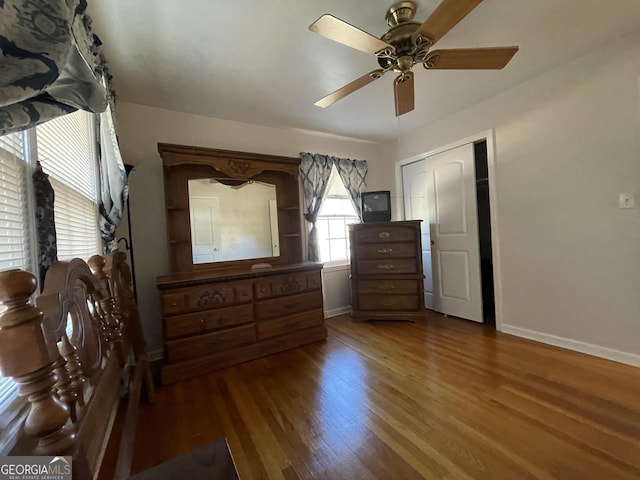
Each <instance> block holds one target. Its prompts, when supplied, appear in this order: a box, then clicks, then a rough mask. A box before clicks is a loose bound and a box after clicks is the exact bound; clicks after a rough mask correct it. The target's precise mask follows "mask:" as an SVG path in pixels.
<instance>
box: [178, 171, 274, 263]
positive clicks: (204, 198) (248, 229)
mask: <svg viewBox="0 0 640 480" xmlns="http://www.w3.org/2000/svg"><path fill="white" fill-rule="evenodd" d="M219 180H220V181H219ZM222 182H224V183H222ZM277 211H278V207H277V202H276V187H275V186H274V185H271V184H268V183H263V182H258V181H254V180H245V179H232V178H229V179H213V178H205V179H198V180H189V219H190V225H191V251H192V253H193V263H194V264H199V263H209V262H226V261H229V260H245V259H251V258H265V257H277V256H279V255H280V247H279V238H278V213H277Z"/></svg>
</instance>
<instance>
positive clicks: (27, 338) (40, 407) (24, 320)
mask: <svg viewBox="0 0 640 480" xmlns="http://www.w3.org/2000/svg"><path fill="white" fill-rule="evenodd" d="M36 287H37V282H36V277H35V276H34V275H32V274H31V273H28V272H25V271H22V270H9V271H5V272H0V302H2V304H4V305H5V307H6V308H7V309H6V310H5V311H4V312H3V313H2V314H1V315H0V373H2V375H4V376H6V377H11V378H13V380H15V382H16V383H17V384H18V385H19V393H20V395H22V396H26V397H27V400H28V402H29V406H30V409H29V413H28V414H27V418H26V420H25V423H24V431H25V433H27V434H28V435H30V436H32V437H35V438H37V439H38V446H37V447H36V450H35V451H34V453H35V454H37V455H60V454H64V453H68V452H70V450H71V448H72V447H73V435H72V434H71V433H69V432H68V431H67V430H66V429H65V428H64V426H65V424H66V423H67V420H68V419H69V411H68V408H67V407H66V406H65V405H64V404H63V403H61V402H60V400H58V398H57V397H56V395H55V393H54V386H55V384H56V380H57V379H56V376H55V374H54V367H55V364H56V362H57V361H58V359H59V357H60V354H59V352H58V348H57V345H56V341H55V338H48V336H47V335H46V334H45V331H44V329H43V326H42V312H41V311H39V310H38V309H37V308H36V307H34V306H33V304H32V303H31V300H30V297H31V295H33V293H34V292H35V290H36Z"/></svg>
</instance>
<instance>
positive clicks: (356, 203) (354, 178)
mask: <svg viewBox="0 0 640 480" xmlns="http://www.w3.org/2000/svg"><path fill="white" fill-rule="evenodd" d="M333 161H334V165H335V166H336V169H337V170H338V174H340V178H341V179H342V183H343V184H344V186H345V188H346V189H347V192H348V193H349V199H350V200H351V203H352V204H353V208H354V209H355V211H356V212H357V213H358V218H359V219H360V221H362V205H361V204H360V194H361V193H362V192H364V190H365V188H366V187H367V181H366V179H367V162H366V160H350V159H348V158H334V159H333Z"/></svg>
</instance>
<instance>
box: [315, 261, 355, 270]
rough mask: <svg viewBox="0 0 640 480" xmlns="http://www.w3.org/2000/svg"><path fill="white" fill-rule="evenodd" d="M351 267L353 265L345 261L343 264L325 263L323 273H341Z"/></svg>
mask: <svg viewBox="0 0 640 480" xmlns="http://www.w3.org/2000/svg"><path fill="white" fill-rule="evenodd" d="M350 267H351V264H350V263H349V262H348V261H346V260H345V261H342V262H332V263H325V264H324V267H322V271H323V272H326V273H331V272H339V271H342V270H349V268H350Z"/></svg>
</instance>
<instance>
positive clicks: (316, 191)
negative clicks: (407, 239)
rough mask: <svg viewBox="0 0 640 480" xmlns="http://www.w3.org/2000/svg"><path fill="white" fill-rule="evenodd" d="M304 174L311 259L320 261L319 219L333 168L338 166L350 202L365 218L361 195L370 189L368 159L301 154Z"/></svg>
mask: <svg viewBox="0 0 640 480" xmlns="http://www.w3.org/2000/svg"><path fill="white" fill-rule="evenodd" d="M300 158H301V160H302V161H301V163H300V175H301V177H302V187H303V190H304V204H305V213H304V218H305V220H306V221H307V222H309V223H310V230H309V241H308V248H307V252H308V253H307V258H308V259H309V260H310V261H313V262H317V261H318V260H319V259H320V252H319V251H318V233H317V231H316V220H317V218H318V213H319V212H320V207H321V206H322V201H323V200H324V197H325V195H326V193H327V187H328V185H329V177H330V176H331V169H332V168H333V167H334V166H335V167H336V169H337V171H338V174H339V175H340V178H341V179H342V182H343V183H344V186H345V188H346V190H347V192H348V193H349V199H350V200H351V203H352V204H353V206H354V208H355V211H356V212H358V216H359V217H360V219H362V212H361V206H360V193H361V192H363V191H364V189H365V187H366V177H367V162H366V160H351V159H348V158H338V157H330V156H328V155H320V154H318V153H306V152H301V153H300Z"/></svg>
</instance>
